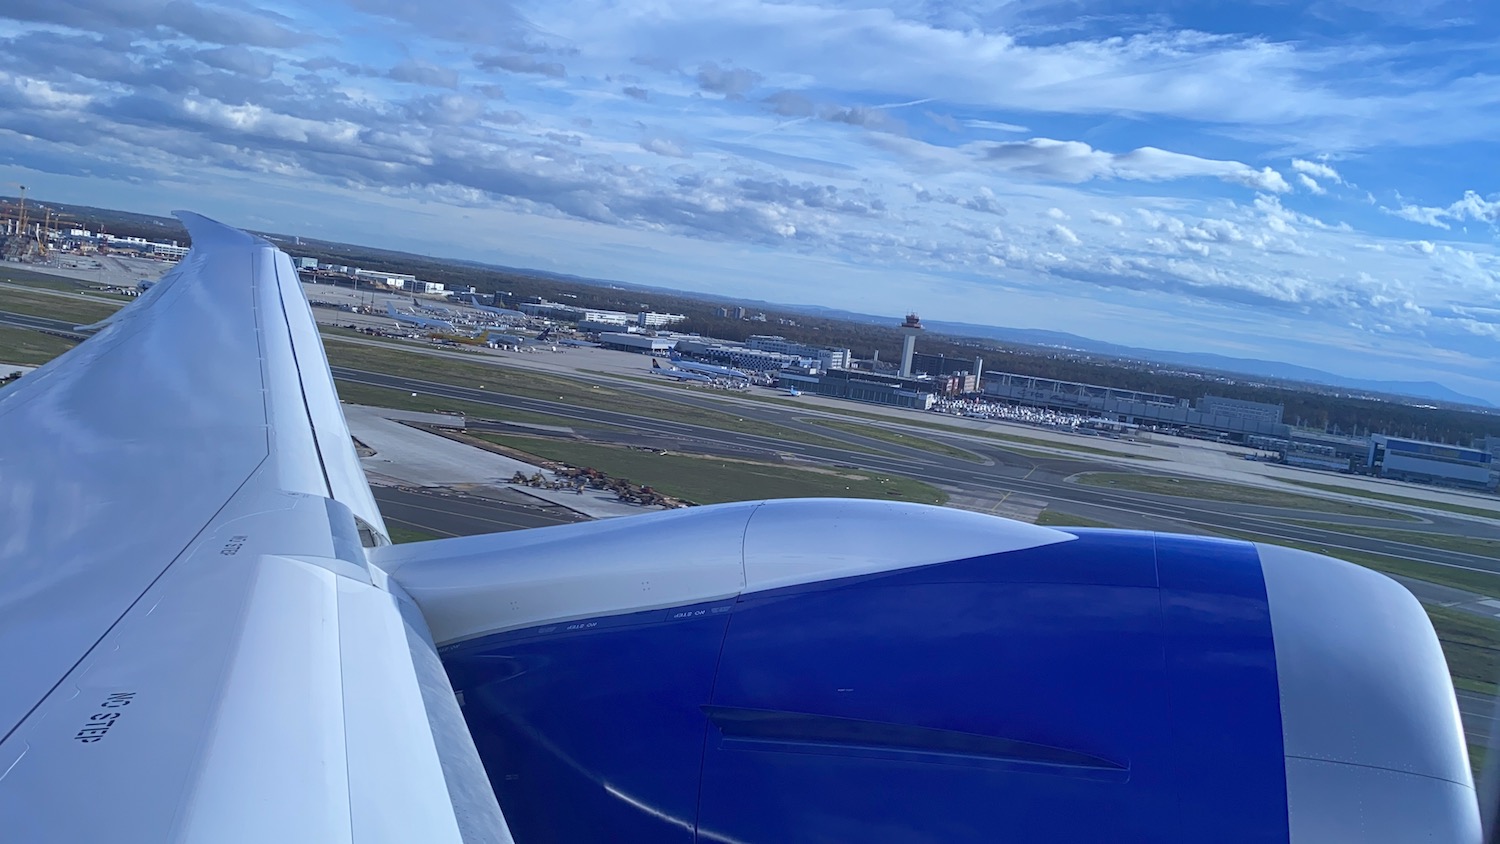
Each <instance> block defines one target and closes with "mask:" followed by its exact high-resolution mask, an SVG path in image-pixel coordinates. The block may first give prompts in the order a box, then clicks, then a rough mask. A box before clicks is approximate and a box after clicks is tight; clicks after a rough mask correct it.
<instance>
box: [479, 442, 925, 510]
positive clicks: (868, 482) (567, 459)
mask: <svg viewBox="0 0 1500 844" xmlns="http://www.w3.org/2000/svg"><path fill="white" fill-rule="evenodd" d="M477 436H478V437H480V438H481V439H484V440H488V441H489V442H493V443H496V444H497V445H502V446H505V447H507V448H511V449H515V450H517V451H521V452H525V453H526V454H531V455H535V456H537V457H540V458H542V459H544V460H552V461H556V462H559V463H567V464H569V465H573V466H587V467H591V468H594V469H598V470H599V471H601V472H605V473H607V474H609V475H610V476H611V477H616V478H626V479H629V480H630V481H631V482H633V483H637V484H643V485H647V486H650V487H652V488H654V489H657V490H660V491H661V492H663V493H665V494H666V495H670V496H672V497H674V498H682V499H685V500H687V501H692V502H693V503H695V504H718V503H721V502H725V501H753V500H757V499H761V498H804V497H811V498H828V497H846V498H878V499H883V500H895V501H916V502H920V503H924V504H941V503H943V502H944V501H946V500H947V495H945V494H944V493H943V492H942V491H941V490H939V489H937V488H936V487H933V486H931V485H929V484H925V483H922V482H921V481H916V480H912V479H910V478H903V477H900V476H896V475H881V474H877V473H873V472H865V471H861V470H853V469H850V470H838V471H831V470H819V469H800V468H795V467H791V466H779V465H775V464H771V463H756V462H750V461H741V460H725V459H723V458H719V457H698V456H691V455H685V454H657V453H655V452H651V451H639V450H636V449H627V448H617V447H614V446H604V445H593V444H590V443H580V442H575V441H571V440H552V439H545V438H541V437H523V436H508V435H503V434H477Z"/></svg>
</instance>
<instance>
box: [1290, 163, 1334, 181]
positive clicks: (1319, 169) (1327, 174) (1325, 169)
mask: <svg viewBox="0 0 1500 844" xmlns="http://www.w3.org/2000/svg"><path fill="white" fill-rule="evenodd" d="M1292 169H1293V170H1295V171H1297V172H1298V173H1301V174H1303V175H1306V176H1312V177H1314V178H1318V179H1322V180H1323V181H1325V182H1333V183H1334V184H1339V185H1342V184H1343V183H1344V177H1343V176H1340V175H1339V171H1337V170H1335V169H1333V168H1332V167H1330V166H1329V165H1327V164H1324V163H1323V162H1320V161H1307V160H1305V159H1301V158H1294V159H1292Z"/></svg>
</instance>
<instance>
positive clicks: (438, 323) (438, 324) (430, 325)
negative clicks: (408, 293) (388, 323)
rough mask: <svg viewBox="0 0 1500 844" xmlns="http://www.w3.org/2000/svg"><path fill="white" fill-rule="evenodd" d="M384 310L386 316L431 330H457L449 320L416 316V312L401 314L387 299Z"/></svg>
mask: <svg viewBox="0 0 1500 844" xmlns="http://www.w3.org/2000/svg"><path fill="white" fill-rule="evenodd" d="M385 312H386V315H387V316H389V317H390V318H391V319H394V320H395V321H397V322H404V323H406V324H407V325H415V326H417V327H418V328H427V329H431V330H433V331H457V330H458V329H456V328H454V327H453V323H451V322H449V321H448V320H446V319H433V318H431V317H424V316H418V315H416V314H403V313H401V312H400V311H398V310H396V306H395V305H394V304H392V303H391V302H390V301H389V300H387V301H386V303H385Z"/></svg>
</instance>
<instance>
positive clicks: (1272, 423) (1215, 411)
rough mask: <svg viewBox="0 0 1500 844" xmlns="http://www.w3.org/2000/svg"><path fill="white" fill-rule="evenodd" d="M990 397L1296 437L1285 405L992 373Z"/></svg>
mask: <svg viewBox="0 0 1500 844" xmlns="http://www.w3.org/2000/svg"><path fill="white" fill-rule="evenodd" d="M984 396H985V398H987V399H991V400H998V401H1013V402H1016V403H1017V404H1028V405H1035V406H1038V407H1045V408H1048V409H1050V410H1065V411H1071V412H1074V413H1085V414H1095V415H1099V416H1103V417H1105V418H1108V419H1112V420H1114V421H1117V422H1124V423H1128V424H1133V425H1147V426H1163V427H1169V428H1173V429H1180V430H1182V431H1183V432H1184V433H1189V434H1193V433H1197V434H1201V435H1224V436H1228V437H1230V438H1239V439H1243V438H1245V437H1248V436H1267V437H1281V438H1285V437H1287V436H1288V434H1289V433H1290V431H1291V429H1290V427H1289V426H1287V425H1286V424H1285V423H1283V422H1282V421H1281V416H1282V412H1283V408H1282V406H1281V405H1279V404H1265V403H1263V402H1253V401H1241V400H1239V399H1228V398H1223V397H1221V396H1204V397H1203V398H1201V399H1199V400H1198V401H1197V403H1196V404H1192V405H1190V404H1189V403H1188V400H1187V399H1179V398H1176V397H1175V396H1168V395H1162V394H1159V393H1143V392H1140V391H1137V390H1119V389H1115V388H1113V387H1105V386H1102V385H1099V384H1084V383H1080V382H1077V381H1059V380H1056V379H1053V378H1037V377H1035V376H1032V375H1021V374H1019V373H1014V372H989V373H986V374H985V376H984Z"/></svg>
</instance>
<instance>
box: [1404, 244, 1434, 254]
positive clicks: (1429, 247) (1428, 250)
mask: <svg viewBox="0 0 1500 844" xmlns="http://www.w3.org/2000/svg"><path fill="white" fill-rule="evenodd" d="M1406 245H1407V246H1410V247H1411V248H1412V249H1413V250H1415V251H1417V252H1420V253H1422V254H1423V255H1431V254H1432V253H1434V252H1436V251H1437V246H1436V245H1435V244H1434V243H1433V242H1432V241H1430V240H1413V241H1412V242H1411V243H1408V244H1406Z"/></svg>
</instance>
